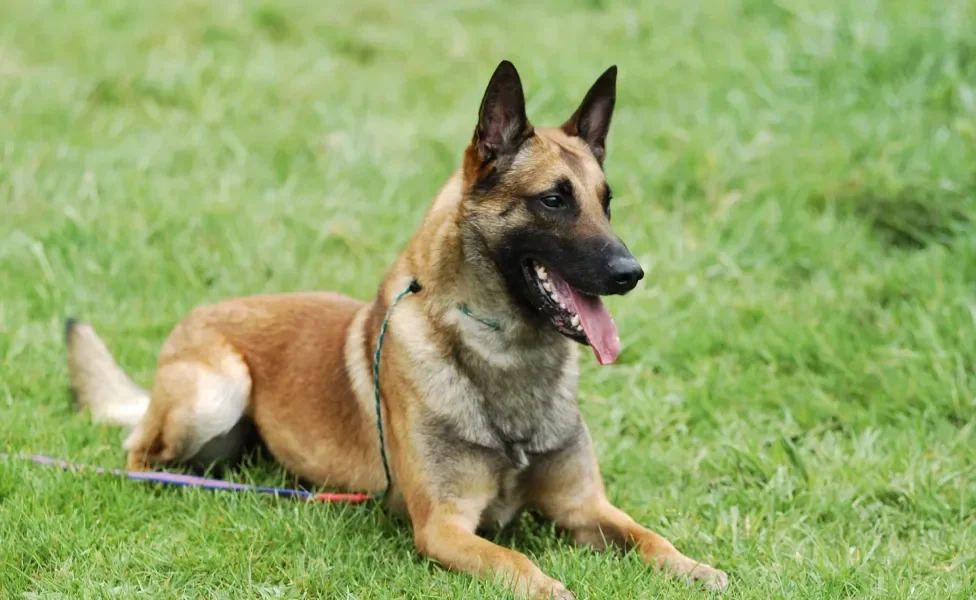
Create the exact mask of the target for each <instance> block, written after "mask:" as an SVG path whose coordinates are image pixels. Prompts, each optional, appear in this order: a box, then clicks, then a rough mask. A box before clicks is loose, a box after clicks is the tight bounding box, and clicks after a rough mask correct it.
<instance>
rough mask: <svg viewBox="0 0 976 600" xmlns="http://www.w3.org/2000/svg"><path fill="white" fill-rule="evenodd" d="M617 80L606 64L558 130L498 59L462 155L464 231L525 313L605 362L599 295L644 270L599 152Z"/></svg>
mask: <svg viewBox="0 0 976 600" xmlns="http://www.w3.org/2000/svg"><path fill="white" fill-rule="evenodd" d="M616 81H617V69H616V67H610V68H609V69H608V70H607V71H606V72H605V73H603V75H601V76H600V77H599V79H597V80H596V83H594V84H593V86H592V87H591V88H590V91H589V92H587V94H586V96H585V97H584V98H583V102H582V103H581V104H580V106H579V108H578V109H577V110H576V112H575V113H574V114H573V116H572V117H570V119H569V120H568V121H566V123H565V124H564V125H562V127H558V128H538V129H536V128H534V127H533V126H532V124H531V123H529V121H528V119H527V118H526V115H525V96H524V94H523V91H522V82H521V80H520V79H519V75H518V72H517V71H516V70H515V67H514V66H513V65H512V63H510V62H508V61H503V62H502V63H501V64H500V65H498V68H497V69H496V70H495V73H494V75H492V78H491V81H490V82H489V83H488V89H487V90H486V91H485V95H484V99H483V100H482V102H481V110H480V112H479V117H478V126H477V128H476V129H475V132H474V138H473V139H472V141H471V144H470V145H469V146H468V148H467V150H466V151H465V155H464V186H465V196H464V204H463V206H464V218H463V220H462V224H461V226H462V227H463V228H464V229H465V234H466V235H467V236H468V237H469V238H473V239H475V240H477V241H478V242H479V244H480V245H481V247H482V248H484V251H485V255H486V257H488V258H489V259H490V261H491V262H492V263H493V264H494V266H495V267H496V268H497V270H498V272H499V273H500V274H501V276H502V278H503V279H504V281H505V284H506V287H507V289H508V291H509V293H510V294H511V296H512V298H513V300H514V301H515V304H516V305H517V306H519V307H521V309H522V310H523V311H524V312H525V314H526V315H527V318H529V319H530V320H532V322H534V323H536V324H537V325H538V326H540V327H552V328H554V329H555V330H557V331H559V332H560V333H562V334H563V335H565V336H567V337H569V338H571V339H573V340H575V341H577V342H580V343H582V344H589V345H590V346H592V347H593V350H594V352H595V353H596V356H597V359H598V360H599V361H600V363H602V364H607V363H610V362H613V361H614V360H615V359H616V357H617V354H618V353H619V351H620V340H619V337H618V335H617V328H616V325H615V324H614V322H613V319H612V318H611V317H610V313H609V312H608V311H607V309H606V307H605V306H604V305H603V302H601V300H600V296H605V295H609V294H625V293H627V292H629V291H630V290H632V289H633V288H634V287H635V286H636V285H637V282H638V281H640V280H641V278H642V277H643V276H644V271H643V270H642V269H641V266H640V264H638V262H637V260H636V259H634V257H633V256H632V255H631V254H630V252H629V251H628V250H627V246H626V245H624V243H623V242H622V241H621V240H620V238H618V237H617V236H616V235H615V234H614V233H613V230H612V229H611V227H610V200H611V193H610V187H609V185H608V184H607V180H606V176H605V175H604V172H603V159H604V157H605V155H606V140H607V133H608V131H609V128H610V120H611V117H612V116H613V107H614V102H615V98H616Z"/></svg>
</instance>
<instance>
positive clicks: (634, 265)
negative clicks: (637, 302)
mask: <svg viewBox="0 0 976 600" xmlns="http://www.w3.org/2000/svg"><path fill="white" fill-rule="evenodd" d="M607 267H608V268H609V270H610V277H612V278H613V282H614V284H615V285H616V286H617V287H618V288H619V289H620V292H629V291H630V290H632V289H634V288H635V287H636V286H637V282H638V281H640V280H641V279H643V278H644V269H642V268H641V266H640V263H639V262H637V259H636V258H634V257H633V256H630V255H629V254H627V255H623V256H614V257H613V258H611V259H610V263H609V264H608V265H607Z"/></svg>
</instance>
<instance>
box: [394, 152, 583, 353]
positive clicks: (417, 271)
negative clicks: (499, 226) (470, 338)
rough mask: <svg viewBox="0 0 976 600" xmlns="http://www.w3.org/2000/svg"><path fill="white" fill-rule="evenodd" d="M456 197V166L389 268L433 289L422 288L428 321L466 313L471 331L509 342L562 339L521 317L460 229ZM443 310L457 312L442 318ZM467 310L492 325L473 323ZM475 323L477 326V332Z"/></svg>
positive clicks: (460, 194)
mask: <svg viewBox="0 0 976 600" xmlns="http://www.w3.org/2000/svg"><path fill="white" fill-rule="evenodd" d="M462 202H463V182H462V176H461V173H460V171H458V172H456V173H454V175H452V176H451V178H450V179H448V181H447V182H446V183H445V185H444V186H443V187H442V188H441V191H440V193H439V194H438V195H437V198H436V199H435V200H434V202H433V204H431V206H430V208H429V209H428V210H427V213H426V214H425V216H424V220H423V223H422V224H421V226H420V227H419V228H418V230H417V231H416V233H414V235H413V237H412V238H411V239H410V241H409V242H408V244H407V247H406V248H405V250H404V252H403V254H402V255H401V261H402V266H401V267H399V268H395V269H394V271H395V272H397V273H398V274H401V275H406V274H409V275H411V276H413V277H415V278H416V279H417V280H418V281H419V282H420V285H421V286H423V287H424V288H425V289H428V290H431V291H433V290H436V293H427V294H423V296H424V301H425V304H426V309H427V312H429V313H430V314H431V316H432V317H435V318H434V319H432V321H433V322H439V323H440V322H447V323H451V322H456V321H457V320H458V319H470V320H472V322H473V323H475V325H476V326H475V327H474V330H473V331H472V332H473V333H476V334H480V335H484V336H492V335H494V336H500V337H503V338H506V342H507V343H509V344H512V343H515V344H518V345H529V346H534V345H540V344H552V343H554V342H556V343H560V342H561V341H565V338H563V337H562V336H561V335H559V334H558V333H556V332H555V331H549V330H545V329H540V328H539V327H538V325H537V324H536V323H530V322H528V321H527V320H526V319H525V318H524V315H523V313H522V310H521V309H520V308H519V307H518V306H516V305H515V303H514V301H513V300H512V298H511V295H510V293H509V291H508V288H507V286H506V284H505V281H504V279H503V278H502V276H501V274H500V273H499V272H498V270H497V268H496V267H495V266H494V265H493V264H492V263H490V261H488V260H487V259H485V258H484V256H483V252H481V250H482V249H481V248H478V247H477V246H478V244H479V242H478V241H477V240H476V239H472V238H471V237H470V236H466V235H465V231H464V227H463V226H462V214H463V207H462ZM458 307H464V308H465V309H467V312H469V313H470V314H469V315H466V314H464V313H463V312H462V311H460V310H459V308H458ZM449 313H457V314H455V315H452V316H451V317H449V318H446V319H445V318H444V317H445V315H447V314H449ZM471 315H474V316H477V317H479V318H480V320H483V321H489V322H491V323H493V324H496V325H497V326H498V327H497V328H493V327H489V326H486V325H485V324H484V323H478V319H471ZM479 328H480V329H481V330H482V331H480V332H478V331H477V330H478V329H479Z"/></svg>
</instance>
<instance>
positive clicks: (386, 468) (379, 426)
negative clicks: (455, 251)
mask: <svg viewBox="0 0 976 600" xmlns="http://www.w3.org/2000/svg"><path fill="white" fill-rule="evenodd" d="M420 290H421V287H420V282H418V281H417V280H416V279H411V280H410V285H408V286H407V287H406V288H405V289H404V290H403V291H402V292H400V293H399V294H397V295H396V297H395V298H394V299H393V302H391V303H390V308H388V309H386V316H384V317H383V322H382V323H381V324H380V333H379V335H377V336H376V352H374V353H373V400H374V401H375V403H376V432H377V434H378V435H379V438H380V458H381V459H383V473H384V474H385V475H386V489H384V490H383V491H382V492H380V493H379V494H377V495H376V496H375V497H374V498H375V499H376V500H382V499H383V497H384V496H386V495H387V494H388V493H390V488H391V487H393V478H392V477H391V476H390V462H389V460H388V459H387V458H386V441H385V440H384V436H383V409H382V406H380V356H381V355H380V351H381V350H382V349H383V340H384V339H386V327H387V325H389V324H390V316H391V315H392V314H393V309H394V308H396V305H397V304H399V303H400V300H403V298H404V297H406V296H407V295H408V294H416V293H417V292H419V291H420Z"/></svg>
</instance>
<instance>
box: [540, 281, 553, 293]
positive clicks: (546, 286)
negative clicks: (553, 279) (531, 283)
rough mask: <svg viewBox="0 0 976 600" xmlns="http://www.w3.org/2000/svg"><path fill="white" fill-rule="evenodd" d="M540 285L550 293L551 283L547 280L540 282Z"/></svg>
mask: <svg viewBox="0 0 976 600" xmlns="http://www.w3.org/2000/svg"><path fill="white" fill-rule="evenodd" d="M542 287H543V288H544V289H545V290H546V291H547V292H550V293H552V284H551V283H549V282H548V281H547V282H545V283H543V284H542Z"/></svg>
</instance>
